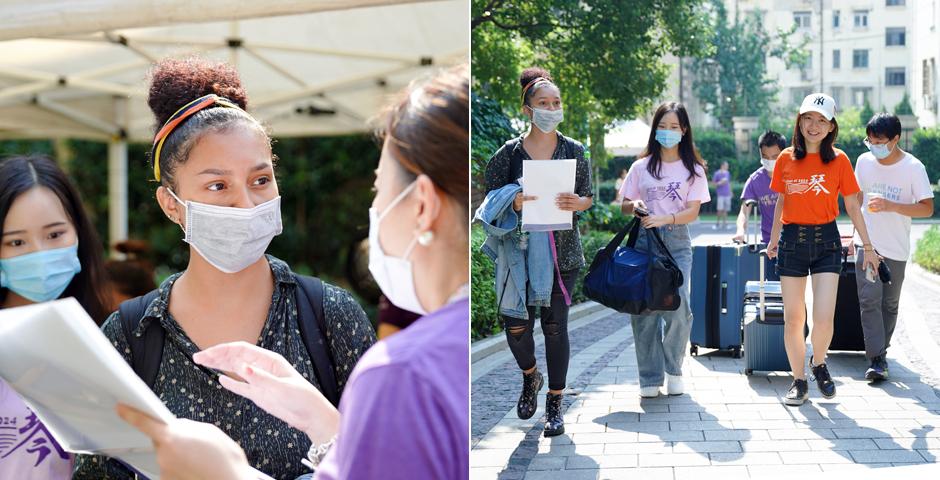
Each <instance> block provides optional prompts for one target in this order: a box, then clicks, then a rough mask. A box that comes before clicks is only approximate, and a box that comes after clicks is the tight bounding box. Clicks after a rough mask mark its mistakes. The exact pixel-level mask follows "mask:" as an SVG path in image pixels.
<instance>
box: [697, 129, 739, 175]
mask: <svg viewBox="0 0 940 480" xmlns="http://www.w3.org/2000/svg"><path fill="white" fill-rule="evenodd" d="M693 136H694V137H695V147H696V148H698V153H699V154H700V155H702V158H703V159H705V163H706V164H707V165H708V168H707V170H708V171H709V172H713V171H715V170H718V168H719V167H720V166H721V162H725V161H726V162H728V163H729V164H733V163H734V160H735V157H736V155H737V150H736V149H735V147H734V135H732V134H730V133H727V132H723V131H719V130H697V131H695V132H694V133H693ZM732 173H734V171H733V170H732Z"/></svg>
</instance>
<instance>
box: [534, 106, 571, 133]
mask: <svg viewBox="0 0 940 480" xmlns="http://www.w3.org/2000/svg"><path fill="white" fill-rule="evenodd" d="M529 108H530V109H531V110H532V123H534V124H535V126H536V127H538V129H539V130H541V131H543V132H545V133H552V132H554V131H555V128H557V127H558V124H559V123H561V122H562V120H564V119H565V111H564V110H562V109H560V108H559V109H558V110H543V109H541V108H532V107H529Z"/></svg>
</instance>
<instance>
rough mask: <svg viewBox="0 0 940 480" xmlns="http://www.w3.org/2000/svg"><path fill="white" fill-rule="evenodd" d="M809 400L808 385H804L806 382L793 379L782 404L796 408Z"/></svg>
mask: <svg viewBox="0 0 940 480" xmlns="http://www.w3.org/2000/svg"><path fill="white" fill-rule="evenodd" d="M807 398H809V384H807V383H806V380H801V379H798V378H797V379H794V380H793V383H792V384H791V385H790V390H788V391H787V396H786V398H784V400H783V403H785V404H787V405H790V406H794V407H798V406H800V405H803V402H805V401H806V399H807Z"/></svg>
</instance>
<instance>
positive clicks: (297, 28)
mask: <svg viewBox="0 0 940 480" xmlns="http://www.w3.org/2000/svg"><path fill="white" fill-rule="evenodd" d="M47 3H48V2H47ZM51 3H62V8H71V7H69V6H71V5H74V4H81V3H83V2H51ZM99 3H109V2H99ZM147 3H154V2H147ZM167 3H176V2H167ZM228 3H229V4H231V8H232V9H234V10H238V7H239V5H241V4H264V3H263V2H239V1H235V2H231V1H230V2H228ZM276 3H278V2H275V4H276ZM287 3H291V2H287ZM293 3H298V2H293ZM306 3H307V5H308V7H309V8H316V7H317V6H318V5H319V6H321V7H322V5H320V4H321V3H329V4H332V5H334V6H335V5H337V4H342V3H344V2H341V1H332V2H306ZM348 3H349V4H351V5H356V4H357V3H358V4H362V3H367V2H366V1H359V2H348ZM373 3H376V2H375V0H373ZM381 3H389V2H381ZM196 4H199V2H197V3H196ZM21 8H23V7H21ZM198 10H202V8H199V9H198ZM104 11H107V10H104ZM102 15H103V16H105V17H106V16H107V14H102ZM467 15H468V12H467V11H466V4H465V3H463V2H461V1H453V0H449V1H440V2H421V3H408V4H399V5H389V6H378V7H369V8H355V9H350V10H341V11H328V12H319V13H307V14H296V15H290V16H281V17H265V18H249V19H240V20H233V21H222V22H208V23H188V24H177V25H167V26H157V27H145V28H133V29H115V30H108V31H102V32H95V33H83V34H74V35H69V36H64V37H57V38H44V34H43V32H44V30H43V29H42V28H41V27H37V30H36V32H35V34H34V35H33V37H34V38H29V39H20V40H9V41H5V42H0V49H2V51H3V52H4V55H3V56H2V57H0V138H85V139H97V140H105V141H107V140H109V139H112V138H114V137H121V138H127V139H129V140H131V141H143V142H148V141H150V139H151V138H152V135H153V127H154V125H153V120H152V117H151V115H150V111H149V109H148V108H147V105H146V86H147V85H146V83H147V72H148V71H149V69H150V67H151V65H152V64H153V62H154V61H156V60H159V59H161V58H164V57H167V56H173V57H182V56H188V55H199V56H202V57H205V58H209V59H215V60H222V61H227V62H229V63H231V64H233V65H234V66H235V67H236V68H237V69H238V70H239V72H240V74H241V76H242V81H243V83H244V85H245V87H246V89H247V91H248V94H249V98H250V102H249V111H250V112H251V113H252V114H253V115H255V116H256V117H258V118H259V119H260V120H262V121H263V122H265V123H266V124H267V125H269V126H270V127H271V130H272V133H273V134H274V135H275V136H310V135H336V134H347V133H353V132H362V131H366V130H368V128H369V126H368V119H369V118H370V117H371V116H372V115H373V114H374V113H375V112H376V111H377V110H378V109H379V108H380V107H381V105H383V104H384V103H385V102H386V101H387V100H388V96H389V95H390V94H393V93H395V92H397V91H399V90H401V88H403V87H404V86H405V85H407V83H408V82H409V81H411V80H412V79H414V78H416V77H420V76H422V75H423V74H425V73H426V72H428V71H430V70H432V69H433V68H435V67H438V66H446V65H449V64H453V63H456V62H459V61H465V60H466V58H467V55H468V45H467V43H468V42H467V38H468V36H469V30H468V29H469V26H468V19H467ZM2 27H3V24H0V38H2V34H3V32H4V31H3V30H2ZM50 30H52V31H55V28H53V27H52V26H50Z"/></svg>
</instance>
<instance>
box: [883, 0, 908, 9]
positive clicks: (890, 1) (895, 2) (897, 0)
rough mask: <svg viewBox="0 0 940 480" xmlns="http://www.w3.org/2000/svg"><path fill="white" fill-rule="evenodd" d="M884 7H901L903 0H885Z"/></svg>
mask: <svg viewBox="0 0 940 480" xmlns="http://www.w3.org/2000/svg"><path fill="white" fill-rule="evenodd" d="M885 6H886V7H903V6H904V0H885Z"/></svg>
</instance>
